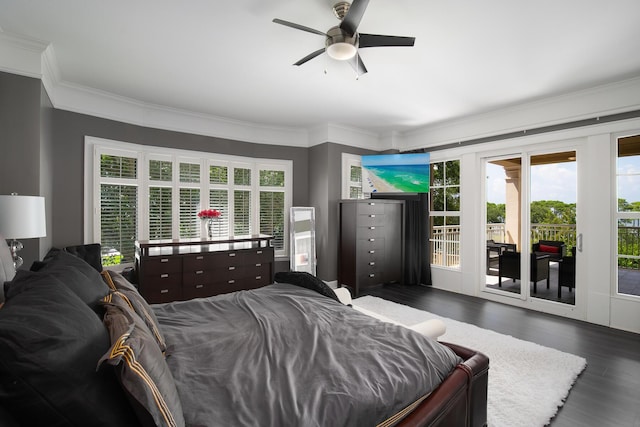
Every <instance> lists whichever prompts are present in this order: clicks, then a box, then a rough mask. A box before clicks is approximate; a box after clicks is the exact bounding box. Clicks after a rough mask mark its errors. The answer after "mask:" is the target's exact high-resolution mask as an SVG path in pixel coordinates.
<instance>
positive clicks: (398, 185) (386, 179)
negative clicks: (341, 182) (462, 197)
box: [362, 153, 429, 193]
mask: <svg viewBox="0 0 640 427" xmlns="http://www.w3.org/2000/svg"><path fill="white" fill-rule="evenodd" d="M362 190H363V192H365V193H428V192H429V153H409V154H376V155H371V156H362Z"/></svg>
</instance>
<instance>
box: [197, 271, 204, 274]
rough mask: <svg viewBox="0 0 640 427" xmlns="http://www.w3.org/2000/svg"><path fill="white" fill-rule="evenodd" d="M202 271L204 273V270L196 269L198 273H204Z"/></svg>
mask: <svg viewBox="0 0 640 427" xmlns="http://www.w3.org/2000/svg"><path fill="white" fill-rule="evenodd" d="M202 273H204V271H202V270H198V271H196V274H202Z"/></svg>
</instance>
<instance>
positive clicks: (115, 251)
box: [100, 154, 138, 266]
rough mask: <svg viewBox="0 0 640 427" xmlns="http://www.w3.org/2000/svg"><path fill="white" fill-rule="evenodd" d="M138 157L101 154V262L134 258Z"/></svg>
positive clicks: (104, 263) (111, 263) (136, 227)
mask: <svg viewBox="0 0 640 427" xmlns="http://www.w3.org/2000/svg"><path fill="white" fill-rule="evenodd" d="M137 177H138V161H137V158H135V157H128V156H117V155H109V154H101V155H100V180H101V184H100V243H101V245H102V261H103V265H105V266H109V265H116V264H120V263H125V262H133V259H134V251H135V247H134V243H135V240H136V236H137V231H138V221H137V214H138V187H137V185H136V179H137Z"/></svg>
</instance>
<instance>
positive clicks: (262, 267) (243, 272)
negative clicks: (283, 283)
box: [236, 263, 271, 281]
mask: <svg viewBox="0 0 640 427" xmlns="http://www.w3.org/2000/svg"><path fill="white" fill-rule="evenodd" d="M236 277H237V278H238V279H241V280H249V281H250V280H261V279H263V278H265V279H267V280H269V281H271V264H262V263H258V264H254V265H245V266H243V267H242V268H241V269H239V270H238V271H237V275H236Z"/></svg>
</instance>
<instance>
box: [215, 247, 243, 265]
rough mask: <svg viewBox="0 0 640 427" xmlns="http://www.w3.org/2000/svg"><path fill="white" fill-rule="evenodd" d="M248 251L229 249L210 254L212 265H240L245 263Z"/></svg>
mask: <svg viewBox="0 0 640 427" xmlns="http://www.w3.org/2000/svg"><path fill="white" fill-rule="evenodd" d="M245 252H246V251H229V252H218V253H212V254H210V257H211V258H210V259H211V265H212V267H214V268H220V267H231V266H236V267H237V266H240V265H243V264H244V263H245V260H244V257H245Z"/></svg>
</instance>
